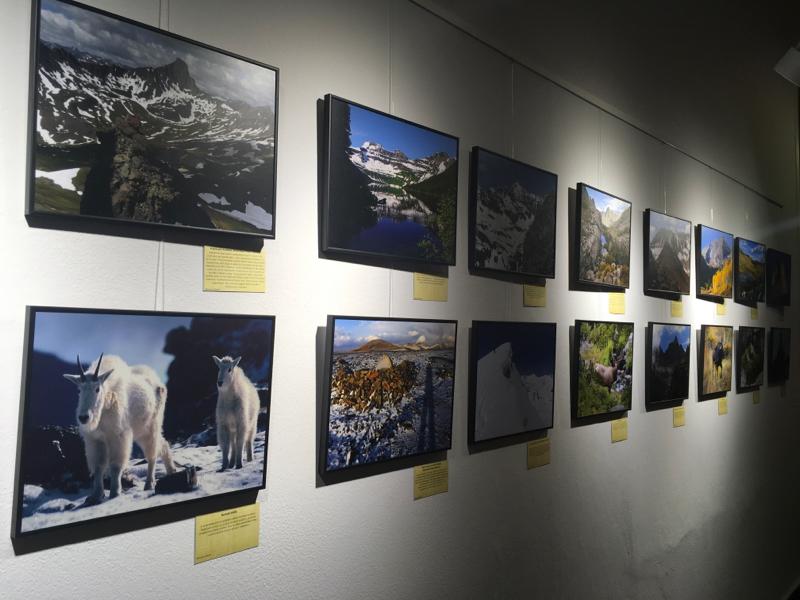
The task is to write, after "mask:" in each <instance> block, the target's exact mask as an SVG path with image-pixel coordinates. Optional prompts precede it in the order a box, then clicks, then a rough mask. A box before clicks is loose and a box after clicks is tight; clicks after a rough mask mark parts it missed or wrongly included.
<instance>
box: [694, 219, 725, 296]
mask: <svg viewBox="0 0 800 600" xmlns="http://www.w3.org/2000/svg"><path fill="white" fill-rule="evenodd" d="M706 232H707V233H708V235H710V236H712V237H713V236H715V235H716V234H720V235H719V237H718V239H722V240H723V242H722V244H720V245H721V246H722V248H719V249H718V250H719V251H720V252H722V254H723V255H724V252H725V247H727V250H728V256H729V258H728V259H726V258H724V256H723V257H722V260H723V261H724V262H723V264H722V266H720V267H713V266H712V265H710V264H709V263H708V262H707V261H706V259H705V257H704V256H703V252H704V250H703V239H704V234H706ZM726 242H728V243H727V244H726ZM694 254H695V273H696V276H695V286H696V292H695V293H696V296H697V297H698V298H700V299H701V300H710V301H711V302H717V303H722V302H724V301H725V299H726V298H733V234H732V233H728V232H727V231H722V230H720V229H715V228H714V227H709V226H708V225H702V224H700V225H696V226H695V243H694ZM712 260H715V261H718V260H719V258H718V257H714V258H712ZM728 260H730V264H729V265H728V266H726V265H725V263H726V262H727V261H728ZM720 269H721V270H722V272H723V275H724V274H725V273H724V271H725V270H727V271H728V275H727V276H725V277H724V279H726V280H727V281H726V282H725V283H724V284H723V285H724V287H723V288H722V289H721V290H719V291H718V292H715V291H714V288H713V287H712V288H710V289H708V288H705V289H704V284H705V282H706V281H708V280H709V277H710V278H711V279H710V281H711V284H712V286H713V278H714V273H716V272H719V271H720Z"/></svg>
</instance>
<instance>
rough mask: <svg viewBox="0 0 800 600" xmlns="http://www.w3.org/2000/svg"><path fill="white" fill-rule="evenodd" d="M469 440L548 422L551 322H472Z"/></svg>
mask: <svg viewBox="0 0 800 600" xmlns="http://www.w3.org/2000/svg"><path fill="white" fill-rule="evenodd" d="M471 335H472V337H471V345H472V348H471V357H470V371H471V372H470V385H471V390H470V422H471V423H472V425H471V426H470V430H471V431H470V438H471V439H470V442H472V443H479V442H485V441H488V440H492V439H497V438H502V437H508V436H512V435H516V434H520V433H526V432H531V431H539V430H542V429H549V428H551V427H552V426H553V399H554V389H555V387H554V386H555V366H556V324H555V323H514V322H507V321H473V322H472V332H471Z"/></svg>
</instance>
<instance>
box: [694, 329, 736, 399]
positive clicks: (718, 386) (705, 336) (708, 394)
mask: <svg viewBox="0 0 800 600" xmlns="http://www.w3.org/2000/svg"><path fill="white" fill-rule="evenodd" d="M700 341H701V344H702V345H701V347H700V361H699V364H700V368H698V375H699V380H700V397H701V398H702V399H709V398H719V397H721V396H724V395H725V394H727V393H728V392H730V391H731V380H732V375H733V327H728V326H727V325H702V326H701V327H700Z"/></svg>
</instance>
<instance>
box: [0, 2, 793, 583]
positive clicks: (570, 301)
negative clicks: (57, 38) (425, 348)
mask: <svg viewBox="0 0 800 600" xmlns="http://www.w3.org/2000/svg"><path fill="white" fill-rule="evenodd" d="M91 4H93V5H96V6H99V7H101V8H104V9H106V10H109V11H112V12H115V13H118V14H121V15H124V16H126V17H130V18H133V19H137V20H140V21H143V22H145V23H149V24H152V25H158V26H161V27H163V28H165V29H168V30H170V31H172V32H175V33H178V34H181V35H184V36H187V37H190V38H194V39H197V40H201V41H203V42H205V43H208V44H211V45H213V46H218V47H221V48H224V49H226V50H229V51H232V52H235V53H238V54H242V55H245V56H248V57H252V58H254V59H257V60H261V61H264V62H267V63H270V64H273V65H276V66H278V67H279V68H280V69H281V79H280V90H279V94H280V109H279V124H278V182H277V217H276V224H277V238H276V239H275V240H274V241H267V242H266V243H265V247H266V255H267V292H266V294H238V293H207V292H203V291H202V248H201V247H199V246H193V245H179V244H173V243H164V242H158V241H147V240H138V239H128V238H122V237H111V236H104V235H91V234H81V233H75V232H63V231H53V230H46V229H34V228H30V227H29V226H28V225H27V223H26V221H25V219H24V216H23V207H24V199H25V169H26V166H25V155H26V153H25V148H26V135H27V132H26V114H27V101H28V97H27V82H28V58H27V57H28V45H29V19H30V7H29V5H28V3H27V2H17V1H12V0H2V2H1V3H0V6H1V7H2V14H3V15H4V18H3V19H2V21H1V22H0V40H2V41H1V42H0V44H2V47H3V49H4V51H5V52H4V55H5V59H4V61H3V67H2V73H3V85H2V86H1V87H0V140H2V144H0V181H1V182H2V184H0V252H2V255H3V256H4V258H5V260H4V266H3V270H2V273H3V275H4V277H3V279H4V284H5V285H4V286H3V295H2V300H1V301H0V302H1V303H2V308H3V310H2V311H0V331H2V336H1V337H0V361H1V364H3V366H4V369H5V377H4V386H3V390H4V391H3V393H2V401H1V402H0V456H2V459H0V461H1V462H0V530H5V531H9V530H10V518H11V504H12V497H13V472H14V460H15V449H16V432H17V418H18V408H19V388H20V373H21V368H22V340H23V335H24V307H25V305H33V304H42V305H55V306H79V307H102V308H126V309H142V310H180V311H204V312H227V313H236V312H240V313H248V314H254V313H264V314H274V315H277V326H276V339H275V363H274V374H273V396H272V415H271V439H270V447H269V458H268V471H267V490H266V491H265V492H261V493H260V495H259V501H260V502H261V504H262V512H261V517H262V527H261V540H260V541H261V545H260V547H259V548H258V549H256V550H252V551H248V552H244V553H241V554H238V555H235V556H231V557H227V558H223V559H220V560H217V561H212V562H209V563H205V564H203V565H200V566H194V565H193V564H192V562H193V541H194V523H193V521H192V520H186V521H181V522H177V523H172V524H169V525H165V526H161V527H158V528H151V529H145V530H140V531H136V532H132V533H126V534H122V535H118V536H114V537H109V538H104V539H99V540H94V541H90V542H85V543H82V544H79V545H73V546H68V547H62V548H56V549H52V550H47V551H43V552H38V553H33V554H28V555H24V556H19V557H17V556H15V555H14V552H13V549H12V546H11V542H10V540H8V539H6V541H5V542H2V543H0V582H2V587H3V592H2V594H3V596H4V597H9V598H22V597H29V596H30V595H31V594H35V595H36V596H37V597H42V598H50V597H59V598H95V597H102V596H105V595H109V594H113V595H115V596H117V597H119V598H123V599H124V598H134V597H141V596H143V595H150V596H152V597H179V598H182V597H195V598H210V597H219V596H221V595H224V596H225V597H231V598H348V599H350V598H353V599H355V598H406V597H412V596H413V597H421V598H516V597H543V598H549V597H608V598H620V597H662V596H666V597H675V598H678V597H679V598H712V597H714V598H716V597H718V598H722V597H741V598H748V597H750V598H752V597H764V598H780V597H783V596H784V595H785V594H786V593H788V592H789V591H790V590H791V589H792V588H793V587H794V585H796V583H797V581H798V579H799V578H800V569H799V568H798V566H797V565H798V564H800V547H798V541H797V540H798V539H800V535H799V534H800V517H798V515H797V510H796V507H797V506H798V502H800V485H799V483H800V481H798V473H799V472H800V471H798V469H799V468H800V452H798V450H800V443H799V442H798V439H800V438H798V436H797V434H796V432H797V430H798V426H799V425H800V377H797V376H796V373H797V372H798V367H800V352H798V351H797V350H798V349H800V335H799V333H800V330H799V329H798V327H797V322H798V318H797V315H798V309H797V303H798V298H800V286H798V281H800V273H798V267H797V265H798V263H800V259H798V257H800V238H799V235H798V232H799V230H798V218H799V217H800V214H799V212H798V198H797V193H796V192H795V195H794V196H793V197H791V196H788V197H785V198H782V199H781V200H782V201H783V202H784V207H783V208H779V207H777V206H774V205H771V204H768V203H766V202H765V201H764V200H763V199H761V198H760V197H758V196H756V195H755V194H753V193H752V192H749V191H747V190H745V189H744V188H742V187H741V186H739V185H737V184H736V183H734V182H732V181H730V180H729V179H727V178H725V177H724V176H722V175H720V174H718V173H715V172H713V171H711V170H709V169H708V168H706V167H704V166H702V165H701V164H699V163H698V162H696V161H693V160H692V159H691V158H689V157H687V156H685V155H683V154H680V153H678V152H675V151H674V150H671V149H670V148H669V147H667V146H665V145H663V144H661V143H659V142H658V141H657V140H655V139H653V138H651V137H648V136H646V135H644V134H642V133H641V132H639V131H637V130H636V129H634V128H632V127H630V126H629V125H627V124H625V123H624V122H622V121H620V120H618V119H616V118H615V117H613V116H610V115H609V114H607V113H605V112H603V111H601V110H599V109H598V108H595V107H593V106H592V105H590V104H588V103H586V102H584V101H582V100H581V99H580V98H578V97H576V96H575V95H573V94H570V93H567V92H566V91H564V90H563V89H561V88H559V87H557V86H555V85H553V84H552V83H550V82H548V81H546V80H545V79H542V78H541V77H539V76H537V75H536V74H535V73H533V72H531V71H530V70H528V69H526V68H524V67H522V66H520V65H515V64H512V62H511V61H510V60H509V59H507V58H505V57H503V56H502V55H501V54H499V53H496V52H494V51H493V50H491V49H490V48H488V47H487V46H485V45H484V44H482V43H480V42H478V41H476V40H475V39H472V38H470V37H469V36H467V35H465V34H464V33H462V32H460V31H459V30H457V29H456V28H454V27H452V26H450V25H449V24H447V23H446V22H444V21H442V20H440V19H439V18H437V17H435V16H433V15H431V14H430V13H428V12H426V11H424V10H422V9H420V8H419V7H417V6H415V5H413V4H411V3H409V2H407V1H405V0H383V1H379V2H366V1H358V0H349V1H347V2H335V3H333V2H324V1H319V2H302V3H289V2H278V1H271V2H261V1H258V0H238V1H236V2H226V3H220V2H217V1H215V0H163V1H162V2H159V1H158V0H140V1H139V2H135V3H131V2H126V1H125V0H106V1H102V2H100V1H96V2H91ZM329 92H330V93H335V94H337V95H340V96H342V97H344V98H348V99H352V100H355V101H357V102H360V103H362V104H365V105H368V106H372V107H375V108H378V109H381V110H384V111H388V112H391V113H392V114H396V115H398V116H402V117H404V118H407V119H410V120H412V121H415V122H419V123H422V124H425V125H428V126H431V127H434V128H436V129H439V130H442V131H445V132H448V133H451V134H453V135H456V136H458V137H459V138H460V143H461V155H460V159H461V163H462V164H461V170H460V176H459V205H458V209H459V214H458V240H457V266H456V267H454V268H451V269H450V271H449V300H448V302H445V303H435V302H420V301H414V300H413V299H412V289H411V288H412V275H411V274H410V273H408V272H403V271H392V270H387V269H381V268H375V267H367V266H361V265H355V264H348V263H344V262H335V261H330V260H323V259H320V258H318V251H317V247H318V246H317V180H316V169H317V156H316V148H317V99H319V98H321V97H322V96H323V95H324V94H326V93H329ZM786 119H787V123H790V124H792V125H793V126H794V127H795V129H796V125H797V121H796V119H797V115H796V114H788V115H787V116H786ZM473 145H481V146H484V147H486V148H489V149H491V150H494V151H497V152H500V153H503V154H507V155H510V156H514V157H515V158H517V159H519V160H523V161H526V162H529V163H531V164H534V165H537V166H539V167H541V168H544V169H547V170H549V171H553V172H556V173H558V176H559V189H558V230H557V236H558V238H557V259H556V260H557V262H556V272H557V277H556V279H555V280H550V281H548V283H547V307H546V308H524V307H523V306H522V289H521V286H519V285H516V284H511V283H505V282H501V281H495V280H491V279H486V278H479V277H474V276H471V275H469V274H468V272H467V267H466V259H467V234H466V233H467V202H466V200H467V181H468V172H467V164H468V158H469V149H470V148H471V147H472V146H473ZM723 151H724V152H725V153H726V154H728V153H731V152H741V154H742V155H747V153H748V152H749V151H750V149H749V148H735V149H731V148H730V147H725V148H720V152H723ZM581 181H583V182H586V183H589V184H591V185H595V186H597V187H599V188H602V189H604V190H608V191H609V192H612V193H614V194H616V195H619V196H621V197H623V198H625V199H627V200H629V201H631V202H632V203H633V205H634V212H633V228H632V231H633V239H632V262H631V286H630V290H628V292H627V293H626V301H627V302H626V304H627V308H626V314H625V315H624V316H610V315H609V311H608V295H607V294H604V293H590V292H575V291H570V290H569V289H568V277H567V266H568V255H569V252H568V244H567V238H568V218H567V216H568V204H569V198H570V196H571V195H573V196H574V191H572V190H574V188H575V185H576V184H577V183H578V182H581ZM646 208H654V209H658V210H663V211H667V212H669V213H671V214H674V215H676V216H679V217H682V218H684V219H689V220H691V221H692V222H693V223H695V224H697V223H704V224H707V225H711V226H713V227H716V228H719V229H723V230H725V231H729V232H731V233H733V234H735V235H741V236H744V237H748V238H750V239H754V240H758V241H760V242H763V243H765V244H767V245H769V246H771V247H776V248H778V249H781V250H783V251H786V252H790V253H792V254H793V255H794V257H795V261H794V265H795V267H794V272H793V281H794V289H793V297H794V299H795V306H794V307H792V308H788V309H786V310H785V311H783V312H779V311H777V310H774V309H769V308H766V307H765V306H764V305H760V310H759V311H758V317H757V319H755V320H753V319H752V318H751V313H750V309H749V308H748V307H744V306H740V305H735V304H731V302H730V301H728V302H727V307H728V311H727V315H725V316H717V314H716V308H715V305H714V304H712V303H709V302H704V301H701V300H696V299H695V298H694V297H686V298H685V301H684V305H685V306H684V317H683V319H676V320H675V321H676V322H686V323H691V324H692V326H693V328H694V329H699V327H700V325H701V324H703V323H719V324H726V325H737V326H738V325H739V324H745V325H751V324H757V325H761V326H766V327H769V326H773V325H776V326H778V325H781V326H789V325H791V326H793V338H792V345H793V348H794V349H795V352H794V353H793V363H792V366H793V372H794V373H795V375H793V377H792V380H791V381H790V384H789V385H788V386H786V388H784V389H782V388H764V389H763V390H762V392H761V403H760V404H753V402H752V399H751V397H752V395H744V394H743V395H737V394H735V393H731V394H730V395H729V401H730V408H729V414H727V415H725V416H718V415H717V404H716V402H715V401H706V402H698V401H697V394H696V386H695V385H692V386H691V388H690V398H689V399H688V400H687V401H686V402H685V406H686V426H685V427H683V428H679V429H673V428H672V413H671V411H668V410H667V411H663V410H662V411H652V412H647V411H646V410H645V408H644V377H643V374H644V352H643V349H644V333H645V327H644V326H645V324H646V322H647V321H649V320H654V321H670V320H671V319H670V307H669V303H668V302H666V301H665V300H660V299H655V298H648V297H644V296H643V295H642V294H641V289H642V264H641V263H642V261H641V248H642V228H641V224H642V221H641V219H642V211H643V210H644V209H646ZM692 280H693V281H692V290H694V276H693V277H692ZM328 314H351V315H370V316H396V317H429V318H454V319H458V320H459V336H458V339H459V342H458V344H459V345H458V348H457V351H458V359H457V366H456V384H455V409H454V422H453V428H454V429H453V431H454V434H453V449H452V450H451V451H450V452H448V460H449V467H450V489H449V492H448V493H446V494H442V495H438V496H435V497H432V498H428V499H424V500H421V501H416V502H415V501H413V499H412V474H411V472H410V471H408V470H402V471H395V472H392V473H386V474H382V475H379V476H376V477H372V478H366V479H360V480H356V481H351V482H347V483H340V484H336V485H331V486H327V487H324V486H323V487H317V477H316V456H317V455H316V423H315V419H316V406H317V405H316V403H317V394H318V381H317V364H318V356H317V352H318V348H317V340H318V336H319V333H320V332H319V328H320V327H322V326H324V324H325V317H326V315H328ZM576 318H581V319H619V320H627V321H634V322H635V323H636V337H635V359H634V360H635V364H634V394H633V407H632V409H631V411H630V412H629V439H628V440H627V441H625V442H622V443H617V444H613V445H612V444H611V443H610V426H609V424H608V423H600V424H594V425H589V426H580V427H573V426H572V424H571V422H570V416H569V339H570V331H569V328H570V325H571V324H572V323H573V322H574V320H575V319H576ZM473 319H497V320H528V321H545V322H557V323H558V340H557V366H556V375H557V379H556V409H555V426H554V428H553V430H551V431H550V432H549V435H550V438H551V445H552V462H551V464H550V465H548V466H546V467H543V468H539V469H535V470H531V471H528V470H526V468H525V447H524V445H516V446H510V447H506V448H503V449H498V450H493V451H487V452H481V453H475V454H470V453H469V452H468V449H467V435H466V423H467V377H466V374H467V343H468V331H469V324H470V322H471V321H472V320H473ZM695 362H696V361H695V357H694V356H693V358H692V377H693V379H692V381H695V380H694V378H695V377H696V364H695ZM109 579H111V580H112V581H113V582H114V583H113V586H112V585H111V584H110V583H109Z"/></svg>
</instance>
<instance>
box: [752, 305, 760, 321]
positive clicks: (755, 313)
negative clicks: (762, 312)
mask: <svg viewBox="0 0 800 600" xmlns="http://www.w3.org/2000/svg"><path fill="white" fill-rule="evenodd" d="M750 320H751V321H758V308H751V309H750Z"/></svg>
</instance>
